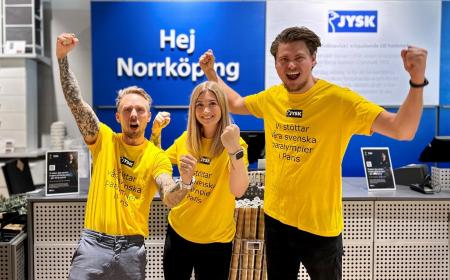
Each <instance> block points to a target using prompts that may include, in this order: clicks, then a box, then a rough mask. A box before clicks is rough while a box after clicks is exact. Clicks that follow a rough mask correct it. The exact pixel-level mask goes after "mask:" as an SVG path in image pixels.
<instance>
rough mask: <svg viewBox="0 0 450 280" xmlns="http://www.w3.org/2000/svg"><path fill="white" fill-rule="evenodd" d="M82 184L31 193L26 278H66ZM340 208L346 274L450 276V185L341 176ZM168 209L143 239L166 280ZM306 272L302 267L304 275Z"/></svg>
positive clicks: (151, 272)
mask: <svg viewBox="0 0 450 280" xmlns="http://www.w3.org/2000/svg"><path fill="white" fill-rule="evenodd" d="M83 184H84V185H83ZM81 190H82V192H81V193H80V194H79V195H67V196H51V197H44V196H43V192H41V193H38V194H32V195H31V196H30V197H29V200H28V237H29V238H28V249H29V264H30V265H29V266H28V268H29V271H28V276H29V279H36V280H38V279H46V280H47V279H66V277H67V273H68V269H69V267H70V261H71V258H72V254H73V252H74V250H75V247H76V245H77V242H78V239H79V236H80V232H81V230H82V228H83V222H84V207H85V203H86V198H87V182H84V183H82V187H81ZM323 203H326V201H324V202H323ZM343 211H344V232H343V238H344V251H345V255H344V258H343V277H344V279H358V280H361V279H434V280H436V279H449V278H450V268H449V267H450V266H449V264H450V258H449V242H450V238H449V234H450V230H449V229H450V223H449V218H450V191H449V190H442V191H441V192H440V193H436V194H432V195H429V194H421V193H418V192H415V191H412V190H410V189H409V187H407V186H401V185H399V186H397V190H395V191H391V190H389V191H375V192H368V191H367V187H366V183H365V179H364V178H344V179H343ZM167 213H168V209H167V208H166V207H165V206H164V205H163V204H162V202H161V201H160V199H159V198H155V199H154V201H153V203H152V209H151V212H150V218H149V228H150V236H149V237H148V238H147V239H146V240H145V243H146V248H147V269H146V279H164V278H163V270H162V254H163V247H164V237H165V231H166V216H167ZM306 275H307V274H306V271H305V269H304V268H303V267H301V270H300V274H299V279H308V278H307V276H306Z"/></svg>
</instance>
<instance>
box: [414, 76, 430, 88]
mask: <svg viewBox="0 0 450 280" xmlns="http://www.w3.org/2000/svg"><path fill="white" fill-rule="evenodd" d="M428 84H429V82H428V80H427V78H425V79H424V81H423V83H422V84H415V83H413V82H411V80H409V85H410V86H411V87H412V88H423V87H425V86H427V85H428Z"/></svg>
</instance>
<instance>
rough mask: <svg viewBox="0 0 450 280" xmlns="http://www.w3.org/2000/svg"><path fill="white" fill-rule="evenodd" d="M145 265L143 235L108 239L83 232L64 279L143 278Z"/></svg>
mask: <svg viewBox="0 0 450 280" xmlns="http://www.w3.org/2000/svg"><path fill="white" fill-rule="evenodd" d="M146 264H147V261H146V250H145V245H144V237H143V236H139V235H131V236H112V235H107V234H102V233H99V232H95V231H91V230H87V229H84V230H83V232H82V233H81V238H80V241H79V243H78V247H77V249H76V250H75V253H74V255H73V258H72V263H71V267H70V271H69V277H68V279H69V280H88V279H99V280H100V279H108V280H111V279H121V280H122V279H130V280H131V279H133V280H137V279H145V266H146Z"/></svg>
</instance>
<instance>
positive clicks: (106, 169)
mask: <svg viewBox="0 0 450 280" xmlns="http://www.w3.org/2000/svg"><path fill="white" fill-rule="evenodd" d="M77 43H78V39H77V38H76V37H75V35H74V34H68V33H64V34H61V35H60V36H59V37H58V40H57V43H56V56H57V58H58V63H59V70H60V78H61V85H62V89H63V92H64V97H65V99H66V101H67V104H68V106H69V108H70V110H71V111H72V114H73V116H74V117H75V121H76V123H77V125H78V128H79V129H80V132H81V134H82V136H83V138H84V141H85V142H86V144H87V145H88V147H89V150H90V152H91V153H92V157H93V172H92V178H91V182H90V186H89V193H88V199H87V204H86V212H85V222H84V230H83V232H82V234H81V238H80V242H79V244H78V247H77V249H76V251H75V253H74V256H73V258H72V263H71V269H70V272H69V277H68V278H69V279H80V280H81V279H83V280H86V279H145V266H146V251H145V246H144V238H145V237H147V236H148V217H149V211H150V203H151V201H152V199H153V196H154V194H155V192H156V190H158V191H159V193H160V196H161V199H162V200H163V202H164V203H165V204H166V205H167V206H169V207H173V206H175V205H176V204H178V202H180V201H181V199H183V197H184V196H185V195H186V194H187V189H186V188H185V186H187V185H189V183H190V182H191V181H192V175H189V174H192V172H190V171H189V172H186V173H183V172H182V173H181V179H182V180H181V181H180V182H179V183H175V182H174V181H173V179H172V167H171V163H170V161H169V159H168V158H167V156H166V155H165V154H164V152H163V151H162V150H160V149H159V148H157V147H155V146H154V145H153V144H152V143H150V142H149V141H148V140H147V139H146V138H145V135H144V132H145V128H146V126H147V123H148V122H149V121H150V118H151V113H150V105H151V101H152V100H151V98H150V96H149V95H148V94H147V93H146V92H145V91H144V90H143V89H141V88H138V87H135V86H132V87H128V88H125V89H122V90H120V91H119V93H118V96H117V99H116V107H117V112H116V120H117V122H118V123H120V126H121V129H122V133H115V132H113V131H112V130H111V128H109V127H108V126H106V125H105V124H103V123H101V122H100V121H99V119H98V118H97V116H96V115H95V113H94V111H93V110H92V108H91V107H90V106H89V105H88V104H87V103H86V102H85V101H84V100H83V99H82V97H81V94H80V89H79V87H78V84H77V81H76V79H75V76H74V75H73V73H72V72H71V71H70V70H69V64H68V59H67V54H68V53H69V52H70V51H71V50H72V49H73V48H74V47H75V46H76V45H77ZM186 174H188V175H186ZM183 183H184V184H183Z"/></svg>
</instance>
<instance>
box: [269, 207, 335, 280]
mask: <svg viewBox="0 0 450 280" xmlns="http://www.w3.org/2000/svg"><path fill="white" fill-rule="evenodd" d="M264 219H265V241H266V260H267V276H268V279H269V280H280V279H283V280H297V279H298V273H299V269H300V262H301V263H302V264H303V266H304V267H305V268H306V271H307V272H308V274H309V277H310V278H311V280H340V279H342V255H343V246H342V234H340V235H338V236H336V237H324V236H319V235H315V234H311V233H309V232H305V231H302V230H299V229H297V228H295V227H292V226H288V225H286V224H283V223H281V222H279V221H278V220H275V219H274V218H272V217H270V216H268V215H266V214H265V215H264Z"/></svg>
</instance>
